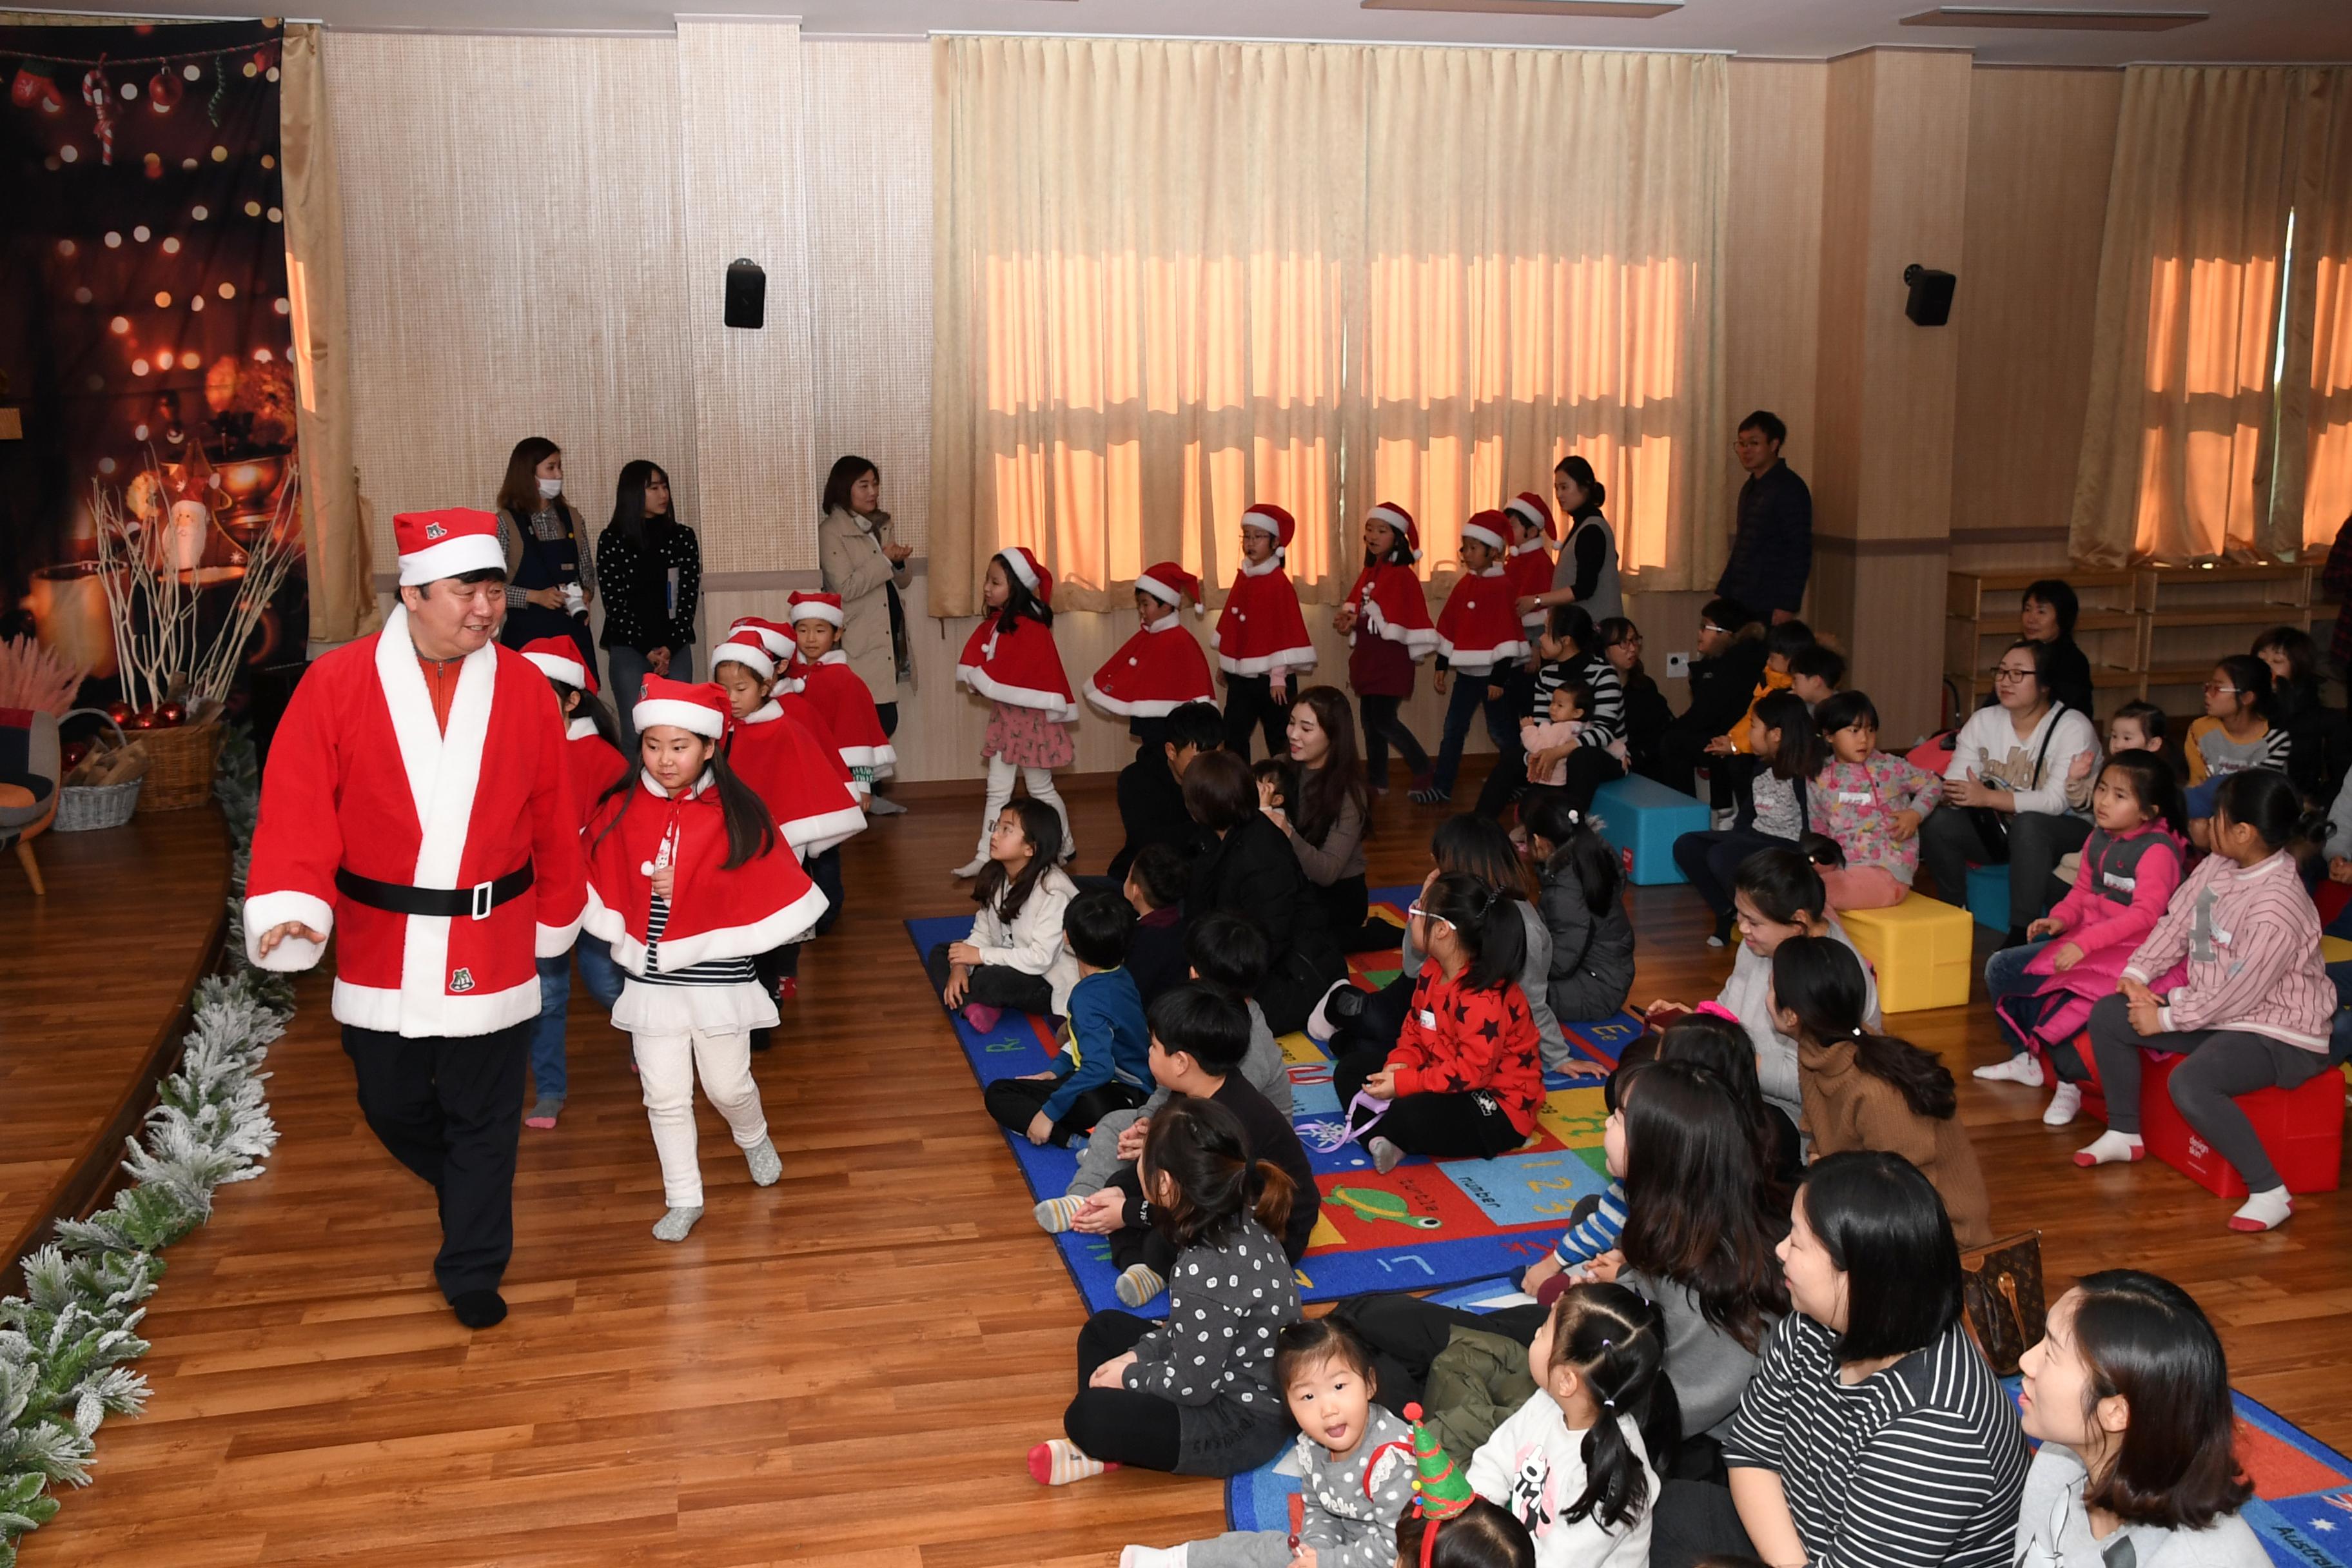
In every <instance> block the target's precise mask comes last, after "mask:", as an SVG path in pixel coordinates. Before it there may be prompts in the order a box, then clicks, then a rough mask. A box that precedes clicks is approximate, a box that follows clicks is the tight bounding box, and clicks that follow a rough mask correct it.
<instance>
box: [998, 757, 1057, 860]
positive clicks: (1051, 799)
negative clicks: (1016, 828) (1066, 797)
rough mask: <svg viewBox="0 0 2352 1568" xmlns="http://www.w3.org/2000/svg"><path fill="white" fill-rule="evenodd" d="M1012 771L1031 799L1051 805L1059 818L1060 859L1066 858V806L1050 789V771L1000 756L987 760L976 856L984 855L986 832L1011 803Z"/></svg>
mask: <svg viewBox="0 0 2352 1568" xmlns="http://www.w3.org/2000/svg"><path fill="white" fill-rule="evenodd" d="M1014 773H1019V774H1020V775H1021V782H1022V783H1024V784H1027V785H1028V786H1029V798H1030V799H1031V800H1039V801H1044V802H1045V804H1046V805H1050V806H1052V807H1053V808H1054V815H1055V816H1058V817H1060V818H1061V819H1062V858H1064V859H1068V858H1069V856H1070V848H1071V845H1072V842H1073V841H1072V839H1071V837H1070V808H1069V807H1068V806H1066V805H1063V804H1062V797H1061V795H1060V794H1059V793H1058V792H1057V791H1055V788H1054V770H1053V769H1051V768H1018V767H1015V766H1013V764H1012V763H1008V762H1006V761H1005V760H1004V759H1003V757H991V758H989V759H988V805H987V807H986V809H984V810H983V811H982V813H981V818H980V858H982V859H983V860H985V859H987V858H988V835H989V832H990V830H991V829H992V828H994V827H995V826H996V819H997V817H998V816H1001V815H1002V814H1003V810H1004V808H1005V806H1006V805H1009V804H1010V803H1011V802H1012V799H1013V774H1014Z"/></svg>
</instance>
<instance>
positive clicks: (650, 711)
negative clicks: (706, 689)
mask: <svg viewBox="0 0 2352 1568" xmlns="http://www.w3.org/2000/svg"><path fill="white" fill-rule="evenodd" d="M629 719H630V721H631V722H632V723H633V724H634V725H635V727H636V731H637V733H638V734H640V735H642V734H644V733H645V732H646V731H648V730H650V729H652V728H653V727H654V726H655V725H656V724H675V725H677V727H678V728H679V729H681V730H683V731H686V732H687V733H688V734H689V735H700V736H702V737H703V738H704V739H705V740H709V741H715V740H717V739H719V736H720V735H721V734H723V733H725V732H726V729H727V721H726V720H725V719H724V718H722V717H721V716H720V715H719V714H717V713H714V712H712V711H711V710H709V709H708V708H706V707H704V706H703V705H702V704H701V703H699V702H681V701H679V700H677V698H674V697H654V698H648V699H646V700H645V701H643V702H640V703H638V704H637V705H636V706H635V708H632V709H630V710H629Z"/></svg>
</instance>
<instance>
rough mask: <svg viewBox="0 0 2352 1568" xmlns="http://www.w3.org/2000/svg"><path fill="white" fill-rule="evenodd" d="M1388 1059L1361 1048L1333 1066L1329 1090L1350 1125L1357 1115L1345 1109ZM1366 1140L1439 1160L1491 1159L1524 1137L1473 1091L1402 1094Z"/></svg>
mask: <svg viewBox="0 0 2352 1568" xmlns="http://www.w3.org/2000/svg"><path fill="white" fill-rule="evenodd" d="M1388 1056H1389V1048H1388V1047H1385V1046H1364V1047H1359V1048H1357V1049H1355V1050H1351V1051H1349V1052H1348V1053H1347V1054H1346V1055H1344V1056H1341V1057H1339V1058H1335V1059H1334V1060H1333V1062H1332V1063H1331V1088H1332V1090H1333V1091H1334V1092H1335V1093H1337V1094H1338V1095H1339V1109H1340V1110H1342V1111H1343V1112H1345V1113H1346V1114H1347V1117H1348V1121H1349V1125H1350V1126H1353V1125H1355V1124H1356V1123H1357V1122H1358V1121H1359V1120H1360V1112H1358V1111H1355V1110H1350V1109H1349V1108H1350V1107H1351V1106H1353V1105H1354V1103H1355V1100H1356V1096H1357V1094H1358V1093H1359V1092H1360V1090H1361V1089H1363V1087H1364V1080H1365V1079H1368V1078H1370V1077H1371V1076H1372V1075H1373V1074H1374V1073H1376V1072H1378V1071H1380V1070H1381V1064H1383V1063H1384V1062H1386V1061H1387V1060H1388ZM1370 1136H1371V1137H1377V1138H1385V1139H1387V1140H1388V1141H1389V1142H1391V1143H1393V1144H1395V1145H1396V1146H1397V1147H1398V1148H1400V1149H1402V1150H1403V1151H1404V1152H1406V1153H1408V1154H1427V1155H1429V1156H1431V1157H1432V1158H1433V1159H1440V1160H1444V1159H1472V1160H1491V1159H1493V1158H1494V1157H1495V1156H1496V1155H1497V1154H1507V1153H1508V1152H1511V1151H1512V1150H1514V1149H1516V1148H1517V1147H1518V1146H1519V1145H1520V1144H1521V1143H1524V1142H1527V1134H1526V1133H1524V1132H1522V1131H1519V1130H1518V1129H1517V1127H1515V1126H1513V1125H1512V1124H1511V1119H1510V1118H1509V1117H1507V1116H1506V1115H1504V1114H1503V1110H1502V1107H1501V1106H1500V1105H1499V1104H1498V1103H1496V1100H1495V1097H1494V1096H1493V1095H1491V1094H1483V1093H1479V1092H1476V1091H1474V1090H1471V1089H1446V1090H1436V1091H1432V1092H1430V1093H1426V1094H1408V1095H1402V1096H1401V1097H1399V1098H1398V1099H1396V1100H1391V1101H1390V1102H1389V1108H1388V1110H1387V1111H1386V1112H1384V1113H1383V1114H1382V1115H1381V1120H1380V1121H1379V1123H1378V1124H1377V1126H1375V1128H1374V1129H1373V1131H1372V1132H1371V1133H1370Z"/></svg>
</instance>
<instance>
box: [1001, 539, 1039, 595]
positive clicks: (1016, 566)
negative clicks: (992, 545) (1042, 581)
mask: <svg viewBox="0 0 2352 1568" xmlns="http://www.w3.org/2000/svg"><path fill="white" fill-rule="evenodd" d="M998 553H999V554H1001V555H1002V556H1003V558H1004V564H1005V565H1007V566H1009V567H1011V568H1012V570H1013V575H1014V576H1015V577H1018V578H1020V579H1021V585H1022V586H1023V587H1024V588H1026V589H1028V590H1029V591H1030V592H1031V593H1033V594H1034V593H1035V592H1036V591H1037V574H1036V573H1034V572H1033V571H1031V570H1030V569H1029V558H1028V557H1027V556H1026V555H1024V554H1023V553H1022V552H1019V551H1018V550H1004V551H1000V552H998Z"/></svg>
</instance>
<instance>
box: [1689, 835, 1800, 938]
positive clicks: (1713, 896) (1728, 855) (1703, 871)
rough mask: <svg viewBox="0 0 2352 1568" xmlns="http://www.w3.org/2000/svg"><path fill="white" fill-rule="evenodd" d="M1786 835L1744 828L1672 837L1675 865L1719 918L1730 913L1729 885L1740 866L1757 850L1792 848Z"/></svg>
mask: <svg viewBox="0 0 2352 1568" xmlns="http://www.w3.org/2000/svg"><path fill="white" fill-rule="evenodd" d="M1795 847H1796V846H1795V845H1794V844H1791V843H1790V841H1789V840H1788V839H1786V838H1775V837H1772V836H1771V835H1770V834H1769V833H1757V832H1754V831H1752V830H1750V829H1748V828H1745V827H1729V828H1724V829H1721V830H1719V831H1718V830H1716V829H1707V830H1705V831H1702V832H1698V833H1685V834H1684V835H1683V836H1682V837H1679V838H1677V839H1675V865H1677V866H1679V867H1681V868H1683V875H1684V876H1685V877H1687V878H1689V879H1690V885H1691V889H1692V890H1693V891H1695V892H1696V893H1697V894H1698V896H1699V897H1700V898H1702V899H1705V900H1706V907H1707V908H1708V909H1710V910H1714V911H1715V912H1716V915H1717V918H1718V919H1722V918H1726V917H1727V916H1729V915H1730V913H1731V884H1732V881H1733V879H1735V878H1737V877H1738V875H1739V868H1740V867H1741V866H1742V865H1744V864H1746V862H1747V859H1748V857H1749V856H1750V855H1753V854H1755V853H1756V852H1757V851H1758V850H1759V849H1793V848H1795Z"/></svg>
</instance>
